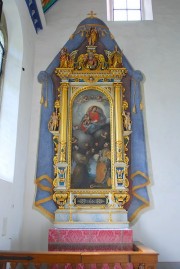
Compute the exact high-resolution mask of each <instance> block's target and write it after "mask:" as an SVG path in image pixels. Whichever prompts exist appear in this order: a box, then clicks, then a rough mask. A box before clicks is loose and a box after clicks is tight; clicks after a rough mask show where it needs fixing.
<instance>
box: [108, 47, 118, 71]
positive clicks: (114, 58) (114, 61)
mask: <svg viewBox="0 0 180 269" xmlns="http://www.w3.org/2000/svg"><path fill="white" fill-rule="evenodd" d="M105 52H106V55H107V56H108V63H109V67H110V68H121V67H122V52H120V51H119V50H118V47H117V46H115V48H114V51H112V52H111V51H107V50H106V51H105Z"/></svg>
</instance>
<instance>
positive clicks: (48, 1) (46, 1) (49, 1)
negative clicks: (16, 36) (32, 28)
mask: <svg viewBox="0 0 180 269" xmlns="http://www.w3.org/2000/svg"><path fill="white" fill-rule="evenodd" d="M56 1H57V0H41V3H42V7H43V12H46V11H47V10H48V9H49V8H50V7H51V6H52V5H53V4H54V3H55V2H56Z"/></svg>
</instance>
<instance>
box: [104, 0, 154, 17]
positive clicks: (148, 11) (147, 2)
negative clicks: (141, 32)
mask: <svg viewBox="0 0 180 269" xmlns="http://www.w3.org/2000/svg"><path fill="white" fill-rule="evenodd" d="M140 5H141V20H114V14H113V10H114V9H113V7H114V0H106V6H107V20H108V21H113V22H133V21H136V22H137V21H144V20H153V11H152V0H140ZM129 10H130V9H129Z"/></svg>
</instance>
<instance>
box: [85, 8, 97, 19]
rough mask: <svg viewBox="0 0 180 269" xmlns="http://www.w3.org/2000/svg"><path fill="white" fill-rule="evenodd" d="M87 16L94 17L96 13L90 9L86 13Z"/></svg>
mask: <svg viewBox="0 0 180 269" xmlns="http://www.w3.org/2000/svg"><path fill="white" fill-rule="evenodd" d="M87 15H88V17H89V18H91V19H92V18H95V17H96V13H94V12H93V11H92V10H91V11H90V13H88V14H87Z"/></svg>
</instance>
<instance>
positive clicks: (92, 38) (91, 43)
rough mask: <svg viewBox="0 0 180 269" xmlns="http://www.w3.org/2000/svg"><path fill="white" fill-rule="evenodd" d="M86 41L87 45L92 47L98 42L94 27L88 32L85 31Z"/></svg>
mask: <svg viewBox="0 0 180 269" xmlns="http://www.w3.org/2000/svg"><path fill="white" fill-rule="evenodd" d="M86 36H87V39H88V45H89V46H94V45H95V43H96V42H97V40H98V31H97V29H96V27H91V28H90V29H89V30H88V31H87V34H86Z"/></svg>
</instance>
